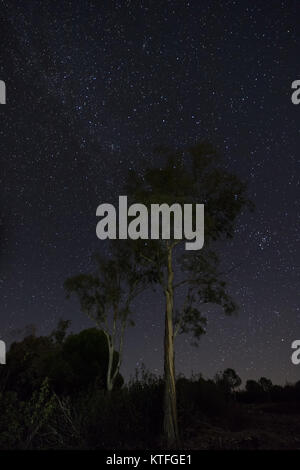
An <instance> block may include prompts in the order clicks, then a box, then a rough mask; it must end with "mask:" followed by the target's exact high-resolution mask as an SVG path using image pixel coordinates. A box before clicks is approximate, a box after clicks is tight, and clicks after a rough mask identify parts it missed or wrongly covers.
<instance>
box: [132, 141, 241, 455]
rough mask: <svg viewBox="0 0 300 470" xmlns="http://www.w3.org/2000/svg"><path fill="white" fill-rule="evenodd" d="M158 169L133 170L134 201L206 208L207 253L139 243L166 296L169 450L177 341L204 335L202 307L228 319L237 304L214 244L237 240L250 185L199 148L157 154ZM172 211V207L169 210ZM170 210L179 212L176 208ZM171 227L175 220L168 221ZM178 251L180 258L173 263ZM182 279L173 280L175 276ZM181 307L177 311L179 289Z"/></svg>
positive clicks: (167, 243)
mask: <svg viewBox="0 0 300 470" xmlns="http://www.w3.org/2000/svg"><path fill="white" fill-rule="evenodd" d="M159 158H160V160H159V164H158V167H157V168H151V169H146V170H145V172H144V174H143V175H142V176H141V175H140V174H139V173H137V172H134V171H132V172H131V174H130V176H129V183H128V187H127V191H128V194H129V195H130V196H131V202H138V203H143V204H145V205H146V206H147V207H148V210H151V208H150V205H151V204H154V203H155V204H163V203H167V204H169V205H173V204H179V205H180V206H181V207H182V206H183V204H187V203H190V204H192V205H193V208H194V209H195V204H197V203H198V204H200V203H202V204H204V205H205V243H204V249H202V250H198V251H187V252H185V253H182V251H183V250H182V248H181V247H182V243H185V242H186V241H187V240H186V239H185V238H183V239H182V240H178V239H175V238H174V236H173V237H172V235H174V234H171V239H170V240H142V239H139V240H136V241H134V242H133V243H134V246H135V250H136V253H137V257H138V259H139V262H140V263H141V264H143V265H144V266H145V265H147V266H148V268H149V279H150V280H151V281H152V282H156V283H158V284H159V285H160V286H161V288H162V291H163V293H164V296H165V302H166V303H165V339H164V378H165V398H164V436H165V438H166V441H167V445H169V446H173V445H176V443H178V439H179V435H178V424H177V405H176V388H175V367H174V338H175V336H176V335H177V334H178V333H188V332H193V334H194V335H195V337H196V338H198V337H199V336H200V335H201V334H202V333H203V332H204V331H205V324H206V322H205V318H204V315H203V312H202V310H201V309H200V305H201V304H202V305H203V304H207V303H215V304H218V305H220V306H221V307H223V310H224V311H225V313H226V314H231V313H232V312H233V311H234V310H235V304H234V302H233V300H232V299H231V297H230V296H229V294H228V293H227V291H226V283H225V281H224V279H223V276H222V274H221V273H220V272H219V269H218V265H219V259H218V256H217V254H216V251H215V250H213V242H215V241H217V240H220V239H222V238H224V237H225V238H226V237H229V238H231V237H233V234H234V226H235V221H236V218H237V216H238V214H239V213H240V212H241V210H242V209H243V208H244V206H245V205H248V206H250V203H249V201H248V200H247V199H246V197H245V189H246V186H245V185H244V184H243V183H242V182H241V181H240V180H239V179H238V178H237V177H236V176H235V175H233V174H231V173H229V172H228V171H226V170H225V169H224V168H222V166H221V165H220V161H219V159H218V157H217V155H216V152H215V150H214V149H213V148H212V147H211V146H210V145H208V144H206V143H200V144H198V145H196V146H194V147H190V148H188V149H184V150H183V151H172V150H168V149H159ZM171 209H172V208H171ZM172 211H175V206H173V209H172ZM169 223H170V224H171V216H170V221H169ZM175 252H176V253H178V254H179V255H181V257H180V258H179V259H177V260H176V264H175V263H174V255H175ZM176 274H179V276H180V278H179V279H177V280H175V275H176ZM177 289H178V290H179V292H180V295H181V298H183V299H184V301H183V304H182V305H180V306H178V308H175V304H174V299H175V290H177Z"/></svg>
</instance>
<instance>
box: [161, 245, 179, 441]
mask: <svg viewBox="0 0 300 470" xmlns="http://www.w3.org/2000/svg"><path fill="white" fill-rule="evenodd" d="M173 278H174V274H173V268H172V249H171V248H168V284H167V289H166V291H165V296H166V316H165V341H164V353H165V354H164V379H165V390H164V437H165V440H166V444H167V446H168V447H177V445H178V443H179V436H178V423H177V403H176V384H175V364H174V331H173V295H174V294H173Z"/></svg>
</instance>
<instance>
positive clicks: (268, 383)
mask: <svg viewBox="0 0 300 470" xmlns="http://www.w3.org/2000/svg"><path fill="white" fill-rule="evenodd" d="M258 383H259V385H260V386H261V388H262V389H263V391H264V392H266V393H269V392H270V391H271V389H272V387H273V384H272V380H270V379H267V378H266V377H261V378H260V379H259V381H258Z"/></svg>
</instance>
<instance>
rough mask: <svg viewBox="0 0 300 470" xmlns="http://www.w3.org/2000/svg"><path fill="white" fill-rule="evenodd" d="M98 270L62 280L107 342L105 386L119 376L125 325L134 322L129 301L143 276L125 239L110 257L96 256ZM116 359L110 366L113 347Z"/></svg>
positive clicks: (143, 282)
mask: <svg viewBox="0 0 300 470" xmlns="http://www.w3.org/2000/svg"><path fill="white" fill-rule="evenodd" d="M96 261H97V271H96V272H95V273H94V274H79V275H78V276H74V277H72V278H69V279H67V280H66V281H65V283H64V287H65V289H66V291H67V294H68V296H70V294H71V293H75V294H76V295H77V296H78V299H79V301H80V306H81V309H82V311H83V312H84V313H86V314H87V316H88V317H89V318H91V319H92V320H93V321H94V322H95V323H96V325H97V327H98V328H99V329H101V331H103V333H104V334H105V336H106V339H107V345H108V353H109V356H108V366H107V379H106V385H107V390H108V391H111V390H112V389H113V387H114V383H115V381H116V378H117V376H118V373H119V370H120V367H121V362H122V354H123V343H124V333H125V328H126V326H128V325H134V321H133V319H132V311H131V303H132V301H133V299H134V298H135V297H136V296H137V295H138V294H139V293H140V292H141V291H142V290H143V289H144V288H145V287H146V278H145V276H144V273H143V271H142V269H141V268H140V266H139V265H138V264H137V263H136V261H135V259H134V257H133V255H132V252H131V249H130V246H129V244H127V243H126V242H124V243H117V242H115V244H114V245H113V246H112V254H111V257H110V258H107V257H103V256H99V255H97V256H96ZM115 350H117V352H118V361H117V364H116V366H115V368H114V369H113V359H114V351H115Z"/></svg>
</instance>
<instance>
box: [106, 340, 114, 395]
mask: <svg viewBox="0 0 300 470" xmlns="http://www.w3.org/2000/svg"><path fill="white" fill-rule="evenodd" d="M107 343H108V365H107V374H106V388H107V391H108V392H111V391H112V389H113V385H114V384H113V380H112V367H113V359H114V348H113V347H112V346H111V344H110V341H109V339H108V338H107Z"/></svg>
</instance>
